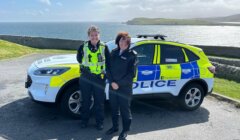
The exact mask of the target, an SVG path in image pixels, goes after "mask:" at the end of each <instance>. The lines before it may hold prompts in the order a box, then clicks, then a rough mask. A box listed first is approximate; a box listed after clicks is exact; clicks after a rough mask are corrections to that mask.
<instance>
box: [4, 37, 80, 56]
mask: <svg viewBox="0 0 240 140" xmlns="http://www.w3.org/2000/svg"><path fill="white" fill-rule="evenodd" d="M32 53H76V51H73V50H54V49H36V48H31V47H27V46H23V45H19V44H16V43H12V42H8V41H4V40H0V60H3V59H9V58H14V57H20V56H23V55H27V54H32Z"/></svg>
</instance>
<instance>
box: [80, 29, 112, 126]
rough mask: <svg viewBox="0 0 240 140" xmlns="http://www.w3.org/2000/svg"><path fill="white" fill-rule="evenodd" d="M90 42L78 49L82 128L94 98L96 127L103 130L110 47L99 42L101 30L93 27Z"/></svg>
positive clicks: (89, 33)
mask: <svg viewBox="0 0 240 140" xmlns="http://www.w3.org/2000/svg"><path fill="white" fill-rule="evenodd" d="M87 33H88V37H89V41H86V42H84V43H83V44H82V45H81V46H80V47H79V49H78V53H77V60H78V62H79V63H80V71H81V76H80V79H79V83H80V90H81V95H82V102H81V103H82V109H81V115H82V122H81V127H82V128H86V127H87V125H88V120H89V117H90V107H91V104H92V97H93V99H94V106H93V107H94V111H95V117H96V127H97V129H98V130H102V129H103V120H104V101H105V92H104V89H105V80H106V76H105V74H106V70H107V67H108V60H109V57H110V53H109V50H108V47H107V46H106V45H105V44H104V43H103V42H100V40H99V38H100V37H99V36H100V35H99V29H98V28H97V27H96V26H91V27H89V29H88V32H87Z"/></svg>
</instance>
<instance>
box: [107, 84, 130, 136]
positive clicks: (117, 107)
mask: <svg viewBox="0 0 240 140" xmlns="http://www.w3.org/2000/svg"><path fill="white" fill-rule="evenodd" d="M131 100H132V85H131V86H126V87H120V88H119V89H118V90H113V89H112V87H111V85H110V92H109V101H110V106H111V112H112V123H113V127H114V128H115V129H118V127H119V123H118V121H119V116H120V114H121V117H122V126H123V131H125V132H126V131H129V130H130V125H131V121H132V114H131V109H130V107H131Z"/></svg>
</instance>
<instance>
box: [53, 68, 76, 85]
mask: <svg viewBox="0 0 240 140" xmlns="http://www.w3.org/2000/svg"><path fill="white" fill-rule="evenodd" d="M57 66H59V67H70V68H71V69H69V70H68V71H66V72H65V73H63V74H62V75H56V76H52V77H51V79H50V83H49V86H50V87H62V86H63V85H64V84H65V83H66V82H68V81H69V80H72V79H74V78H78V77H79V76H80V73H79V64H65V65H57ZM55 67H56V66H55Z"/></svg>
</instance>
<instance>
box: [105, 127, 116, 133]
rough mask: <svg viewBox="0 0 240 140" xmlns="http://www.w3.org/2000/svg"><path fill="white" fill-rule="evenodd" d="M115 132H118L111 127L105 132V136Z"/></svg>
mask: <svg viewBox="0 0 240 140" xmlns="http://www.w3.org/2000/svg"><path fill="white" fill-rule="evenodd" d="M115 132H118V128H114V127H112V128H110V129H109V130H108V131H107V132H106V135H112V134H113V133H115Z"/></svg>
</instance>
